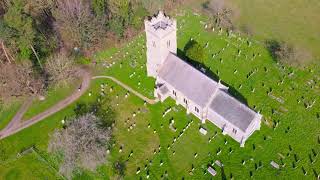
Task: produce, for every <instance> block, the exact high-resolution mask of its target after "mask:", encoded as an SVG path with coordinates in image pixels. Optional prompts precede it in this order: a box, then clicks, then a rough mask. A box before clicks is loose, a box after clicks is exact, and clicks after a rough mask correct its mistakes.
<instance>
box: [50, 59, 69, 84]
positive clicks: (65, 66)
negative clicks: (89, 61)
mask: <svg viewBox="0 0 320 180" xmlns="http://www.w3.org/2000/svg"><path fill="white" fill-rule="evenodd" d="M45 70H46V72H47V73H48V75H49V79H50V80H51V81H52V82H53V83H60V82H62V83H64V82H68V81H69V80H70V79H72V78H74V76H75V75H74V72H75V63H74V59H73V58H72V57H67V56H66V55H65V54H55V55H52V56H50V57H49V58H48V59H47V62H46V64H45Z"/></svg>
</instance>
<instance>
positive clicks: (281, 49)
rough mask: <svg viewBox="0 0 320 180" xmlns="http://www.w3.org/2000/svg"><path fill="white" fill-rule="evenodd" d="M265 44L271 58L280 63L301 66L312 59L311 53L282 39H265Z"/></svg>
mask: <svg viewBox="0 0 320 180" xmlns="http://www.w3.org/2000/svg"><path fill="white" fill-rule="evenodd" d="M265 45H266V48H267V49H268V51H269V53H270V54H271V56H272V58H273V59H274V60H275V61H278V62H280V63H282V64H288V65H293V66H301V65H306V64H308V63H309V62H310V60H312V55H311V54H310V53H309V52H308V51H306V50H304V49H302V48H298V47H294V46H292V45H289V44H288V43H285V42H283V41H281V42H279V41H276V40H267V41H266V42H265Z"/></svg>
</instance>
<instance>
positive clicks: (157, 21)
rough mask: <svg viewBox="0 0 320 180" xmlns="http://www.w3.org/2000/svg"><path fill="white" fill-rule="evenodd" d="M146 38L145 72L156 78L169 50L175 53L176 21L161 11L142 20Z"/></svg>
mask: <svg viewBox="0 0 320 180" xmlns="http://www.w3.org/2000/svg"><path fill="white" fill-rule="evenodd" d="M144 25H145V31H146V38H147V44H146V47H147V74H148V76H151V77H154V78H156V77H157V75H158V70H159V68H160V66H161V65H162V63H163V62H164V60H165V59H166V58H167V56H168V55H169V52H171V53H174V54H176V53H177V35H176V31H177V29H176V27H177V22H176V20H174V19H170V18H169V17H168V16H166V15H165V14H164V13H163V12H162V11H159V13H158V15H157V16H155V17H152V18H151V19H148V20H145V21H144Z"/></svg>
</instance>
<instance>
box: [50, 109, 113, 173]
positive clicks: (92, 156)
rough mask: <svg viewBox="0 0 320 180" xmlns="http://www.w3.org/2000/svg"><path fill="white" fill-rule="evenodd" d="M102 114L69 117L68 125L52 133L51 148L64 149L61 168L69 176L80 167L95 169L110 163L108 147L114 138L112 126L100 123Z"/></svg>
mask: <svg viewBox="0 0 320 180" xmlns="http://www.w3.org/2000/svg"><path fill="white" fill-rule="evenodd" d="M98 122H99V118H98V117H96V116H95V115H94V114H90V113H88V114H85V115H83V116H80V117H77V118H75V119H72V120H70V121H69V123H68V125H67V126H66V128H65V129H61V130H56V131H55V132H54V133H53V135H52V136H51V140H50V143H49V146H48V150H49V152H53V153H61V152H62V153H63V163H62V165H61V167H60V172H61V173H62V174H63V175H65V176H66V177H67V178H71V177H72V173H73V171H74V170H76V169H77V168H83V169H88V170H92V171H94V170H95V169H96V167H97V166H98V165H99V164H102V163H106V157H107V153H106V147H107V146H108V142H109V141H110V139H111V130H108V129H105V128H102V127H101V126H99V125H98Z"/></svg>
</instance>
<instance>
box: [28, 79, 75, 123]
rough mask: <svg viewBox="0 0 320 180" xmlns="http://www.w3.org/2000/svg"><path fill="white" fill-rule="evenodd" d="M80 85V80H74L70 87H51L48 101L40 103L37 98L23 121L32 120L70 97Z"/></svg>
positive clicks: (47, 96) (47, 95)
mask: <svg viewBox="0 0 320 180" xmlns="http://www.w3.org/2000/svg"><path fill="white" fill-rule="evenodd" d="M79 85H80V80H74V81H73V82H70V83H69V84H68V85H63V86H61V87H60V86H58V87H51V88H50V89H49V90H48V92H47V94H46V95H45V98H46V99H45V100H44V101H40V100H39V99H38V98H35V99H34V100H33V102H32V104H31V106H30V107H29V108H28V110H27V111H26V112H25V114H24V115H23V120H28V119H30V118H32V117H33V116H35V115H37V114H39V113H41V112H43V111H45V110H47V109H48V108H50V107H52V106H53V105H55V104H56V103H58V102H59V101H61V100H63V99H64V98H66V97H68V96H70V95H71V94H72V93H73V92H74V91H77V88H78V87H79Z"/></svg>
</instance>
